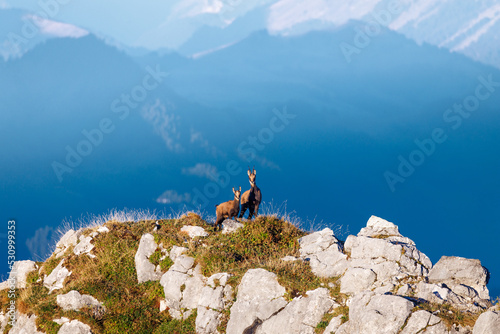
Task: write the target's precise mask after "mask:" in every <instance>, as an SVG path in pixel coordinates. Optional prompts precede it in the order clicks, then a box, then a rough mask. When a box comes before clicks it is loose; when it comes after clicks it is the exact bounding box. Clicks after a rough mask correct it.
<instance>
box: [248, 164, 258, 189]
mask: <svg viewBox="0 0 500 334" xmlns="http://www.w3.org/2000/svg"><path fill="white" fill-rule="evenodd" d="M256 176H257V171H256V170H255V167H254V168H253V171H252V170H251V169H250V167H249V168H248V181H249V182H250V185H252V186H254V185H255V178H256Z"/></svg>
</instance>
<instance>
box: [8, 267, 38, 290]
mask: <svg viewBox="0 0 500 334" xmlns="http://www.w3.org/2000/svg"><path fill="white" fill-rule="evenodd" d="M36 268H37V265H36V263H35V262H33V261H29V260H27V261H16V262H14V265H13V266H12V270H11V271H10V274H9V279H8V280H7V281H5V282H3V283H1V284H0V290H5V289H10V285H11V284H12V285H14V282H15V286H16V288H17V289H24V288H25V287H26V278H27V276H28V274H29V273H31V272H32V271H35V270H36Z"/></svg>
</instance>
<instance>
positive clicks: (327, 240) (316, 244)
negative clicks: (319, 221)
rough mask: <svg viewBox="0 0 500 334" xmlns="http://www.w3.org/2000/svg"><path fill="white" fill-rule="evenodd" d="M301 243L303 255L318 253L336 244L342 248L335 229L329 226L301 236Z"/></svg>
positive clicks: (301, 253)
mask: <svg viewBox="0 0 500 334" xmlns="http://www.w3.org/2000/svg"><path fill="white" fill-rule="evenodd" d="M299 244H300V255H301V256H307V255H310V254H316V253H319V252H322V251H325V250H327V249H328V248H330V247H331V246H335V247H336V248H337V249H338V250H341V247H340V246H339V241H338V239H337V238H335V236H334V235H333V231H332V230H331V229H329V228H325V229H323V230H321V231H318V232H314V233H311V234H308V235H306V236H304V237H302V238H300V239H299Z"/></svg>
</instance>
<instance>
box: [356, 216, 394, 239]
mask: <svg viewBox="0 0 500 334" xmlns="http://www.w3.org/2000/svg"><path fill="white" fill-rule="evenodd" d="M358 236H366V237H373V236H401V234H400V233H399V229H398V227H397V226H396V225H395V224H393V223H391V222H389V221H387V220H385V219H382V218H379V217H377V216H371V217H370V219H368V222H367V223H366V227H364V228H362V229H361V231H360V232H359V233H358Z"/></svg>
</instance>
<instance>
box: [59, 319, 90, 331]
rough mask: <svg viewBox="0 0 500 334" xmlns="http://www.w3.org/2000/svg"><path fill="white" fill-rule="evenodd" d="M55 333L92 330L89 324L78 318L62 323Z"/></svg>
mask: <svg viewBox="0 0 500 334" xmlns="http://www.w3.org/2000/svg"><path fill="white" fill-rule="evenodd" d="M57 334H92V331H91V330H90V326H89V325H86V324H84V323H83V322H80V321H78V320H72V321H70V322H66V323H64V324H63V325H62V327H61V328H60V329H59V332H57Z"/></svg>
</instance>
